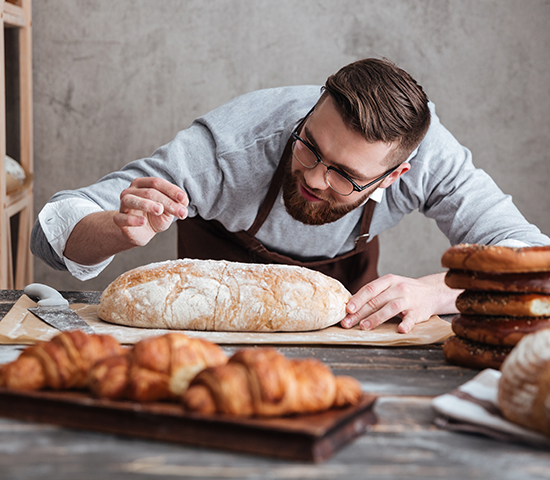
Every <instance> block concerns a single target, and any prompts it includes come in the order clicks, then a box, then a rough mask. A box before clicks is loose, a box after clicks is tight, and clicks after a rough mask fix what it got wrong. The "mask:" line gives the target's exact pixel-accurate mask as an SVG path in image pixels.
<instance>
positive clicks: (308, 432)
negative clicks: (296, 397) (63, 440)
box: [0, 388, 376, 462]
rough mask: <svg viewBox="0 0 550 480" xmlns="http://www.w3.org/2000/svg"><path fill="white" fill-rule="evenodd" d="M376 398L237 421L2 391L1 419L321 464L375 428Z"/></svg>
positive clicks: (164, 407) (81, 396)
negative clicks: (339, 406) (310, 411)
mask: <svg viewBox="0 0 550 480" xmlns="http://www.w3.org/2000/svg"><path fill="white" fill-rule="evenodd" d="M375 400H376V397H375V396H373V395H367V394H364V395H363V396H362V398H361V401H360V402H359V404H358V405H355V406H352V407H347V408H343V409H333V410H329V411H327V412H323V413H319V414H314V415H300V416H292V417H283V418H265V419H262V418H241V419H239V418H234V417H228V416H223V415H209V416H204V415H198V414H192V413H185V412H184V411H183V409H182V407H181V406H180V405H178V404H177V403H149V404H144V403H135V402H130V401H111V400H103V399H96V398H93V397H91V396H89V395H88V394H85V393H81V392H50V391H40V392H14V391H10V390H7V389H4V388H0V416H2V417H8V418H15V419H19V420H28V421H33V422H41V423H50V424H54V425H60V426H64V427H70V428H77V429H84V430H95V431H100V432H106V433H111V434H117V435H125V436H131V437H141V438H148V439H154V440H161V441H167V442H176V443H182V444H188V445H195V446H202V447H212V448H219V449H225V450H232V451H238V452H245V453H252V454H257V455H263V456H269V457H279V458H287V459H292V460H305V461H314V462H322V461H324V460H327V459H328V458H330V457H331V456H332V455H333V454H334V453H335V452H336V451H337V450H339V449H340V448H342V447H343V446H344V445H346V444H347V443H349V442H350V441H352V440H353V439H354V438H356V437H357V436H359V435H361V434H362V433H364V432H365V431H366V429H367V428H368V426H369V425H373V424H374V423H376V417H375V415H374V412H373V411H372V406H373V403H374V401H375Z"/></svg>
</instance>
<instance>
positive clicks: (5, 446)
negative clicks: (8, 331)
mask: <svg viewBox="0 0 550 480" xmlns="http://www.w3.org/2000/svg"><path fill="white" fill-rule="evenodd" d="M21 294H22V292H20V291H12V290H1V291H0V318H3V316H4V315H5V314H6V313H7V312H8V311H9V309H10V308H11V306H12V305H13V304H14V303H15V301H16V300H17V299H18V298H19V296H20V295H21ZM63 295H64V296H65V297H66V298H67V299H68V300H69V302H71V303H97V302H98V300H99V293H98V292H63ZM22 348H23V347H22V346H17V345H2V346H0V363H5V362H7V361H10V360H13V359H14V358H16V357H17V355H19V352H20V351H21V349H22ZM237 348H239V346H231V347H224V349H225V350H226V351H227V353H232V352H233V351H235V350H236V349H237ZM278 348H279V350H280V351H281V352H282V353H284V354H285V355H287V356H289V357H305V356H313V357H316V358H319V359H320V360H322V361H324V362H326V363H327V364H329V365H330V366H331V368H332V369H333V371H334V372H335V373H336V374H347V375H352V376H354V377H355V378H357V379H358V380H359V381H360V382H361V384H362V387H363V391H364V392H368V393H372V394H375V395H377V396H378V399H377V401H376V402H375V407H374V412H375V414H376V416H377V418H378V423H377V424H376V425H374V426H372V427H371V428H370V429H369V431H367V432H366V433H364V434H363V435H361V436H359V437H358V438H357V439H356V440H354V441H353V442H352V443H350V444H348V445H347V446H345V447H344V448H342V449H341V450H339V451H338V452H337V453H336V454H335V455H334V456H332V457H331V458H330V459H329V460H327V461H326V462H323V463H312V462H304V461H288V460H280V459H275V458H267V457H263V456H256V455H248V454H242V453H232V452H227V451H223V450H215V449H208V448H200V447H188V446H182V445H180V444H174V443H168V442H161V441H154V440H143V439H137V438H128V437H123V436H118V435H112V434H105V433H95V432H91V431H85V430H77V429H70V428H64V427H58V426H54V425H49V424H43V423H33V422H27V421H21V420H11V419H5V418H0V479H18V480H19V479H38V478H48V479H50V478H55V479H71V480H73V479H79V480H85V479H97V478H109V479H110V478H113V479H114V478H116V479H119V478H120V479H126V478H139V479H149V478H150V479H159V478H186V479H187V478H200V479H220V478H239V479H241V478H242V479H249V478H250V479H259V478H268V479H340V478H345V479H364V478H367V479H392V478H395V479H397V478H421V479H431V478H444V479H470V478H472V479H473V478H484V479H514V480H515V479H522V480H523V479H548V478H550V452H548V451H545V450H540V449H536V448H533V447H528V446H524V445H521V444H516V443H511V442H503V441H498V440H494V439H491V438H487V437H484V436H481V435H474V434H465V433H455V432H449V431H445V430H441V429H439V428H438V427H436V426H435V425H434V418H435V414H434V411H433V410H432V407H431V399H432V398H433V397H434V396H437V395H440V394H443V393H446V392H448V391H450V390H452V389H454V388H456V387H457V386H459V385H461V384H462V383H464V382H466V381H467V380H469V379H471V378H472V377H474V376H475V375H476V374H477V373H478V371H476V370H470V369H466V368H460V367H456V366H452V365H449V364H447V363H446V362H445V359H444V357H443V354H442V351H441V346H440V345H432V346H426V347H414V348H412V347H407V348H405V347H391V348H372V347H328V346H313V345H312V346H288V347H282V348H281V347H278ZM0 417H1V416H0Z"/></svg>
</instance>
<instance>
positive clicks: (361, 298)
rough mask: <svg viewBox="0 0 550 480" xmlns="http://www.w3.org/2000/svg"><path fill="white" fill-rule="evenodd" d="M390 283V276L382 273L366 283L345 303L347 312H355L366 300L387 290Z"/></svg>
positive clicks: (370, 300)
mask: <svg viewBox="0 0 550 480" xmlns="http://www.w3.org/2000/svg"><path fill="white" fill-rule="evenodd" d="M391 285H392V276H391V275H384V276H383V277H380V278H377V279H376V280H373V281H372V282H370V283H367V284H366V285H365V286H364V287H363V288H361V289H360V290H359V291H358V292H357V293H356V294H355V295H353V296H352V297H351V298H350V300H349V302H348V305H347V311H348V313H357V312H359V310H360V309H361V308H362V307H363V306H364V305H365V304H367V303H368V302H372V301H373V300H375V299H376V298H377V297H378V295H380V294H381V293H382V292H384V291H385V290H387V289H388V288H389V287H390V286H391Z"/></svg>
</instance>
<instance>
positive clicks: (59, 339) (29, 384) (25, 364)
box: [0, 330, 123, 390]
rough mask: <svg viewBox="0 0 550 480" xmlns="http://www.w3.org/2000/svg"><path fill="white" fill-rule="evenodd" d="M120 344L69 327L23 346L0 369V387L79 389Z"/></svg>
mask: <svg viewBox="0 0 550 480" xmlns="http://www.w3.org/2000/svg"><path fill="white" fill-rule="evenodd" d="M122 352H123V347H122V346H121V345H120V344H119V343H118V341H117V340H116V339H115V338H113V337H111V336H110V335H97V334H92V335H88V334H86V333H84V332H83V331H81V330H72V331H69V332H63V333H60V334H58V335H56V336H55V337H54V338H53V339H52V340H49V341H44V342H40V343H37V344H36V345H32V346H30V347H27V348H26V349H25V350H23V352H22V353H21V355H19V357H18V358H17V359H16V360H14V361H13V362H10V363H7V364H5V365H2V367H1V368H0V386H1V387H7V388H10V389H13V390H40V389H44V388H50V389H52V390H67V389H82V388H86V387H87V381H88V375H89V372H90V370H91V369H92V367H93V366H94V365H95V364H96V363H97V362H99V361H100V360H103V359H105V358H109V357H112V356H116V355H119V354H120V353H122Z"/></svg>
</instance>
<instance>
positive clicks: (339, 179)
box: [293, 140, 353, 195]
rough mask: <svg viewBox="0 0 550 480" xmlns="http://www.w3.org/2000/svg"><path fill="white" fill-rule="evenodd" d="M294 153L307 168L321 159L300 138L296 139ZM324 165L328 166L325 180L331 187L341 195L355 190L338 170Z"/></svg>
mask: <svg viewBox="0 0 550 480" xmlns="http://www.w3.org/2000/svg"><path fill="white" fill-rule="evenodd" d="M293 153H294V156H295V157H296V159H297V160H298V161H299V162H300V163H301V164H302V165H303V166H304V167H306V168H314V167H315V166H316V165H317V163H319V159H318V158H317V157H316V156H315V154H314V153H313V152H312V151H311V150H310V149H309V148H308V147H307V146H306V145H304V144H303V143H302V142H301V141H300V140H294V146H293ZM323 166H324V167H325V168H326V173H325V180H326V182H327V185H328V186H329V187H330V188H332V189H333V190H334V191H335V192H336V193H339V194H340V195H349V194H350V193H351V192H353V185H352V184H351V183H350V181H349V180H348V179H347V178H345V177H343V176H342V175H340V174H339V173H338V172H337V171H335V170H332V169H330V168H327V166H326V165H325V164H323Z"/></svg>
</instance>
